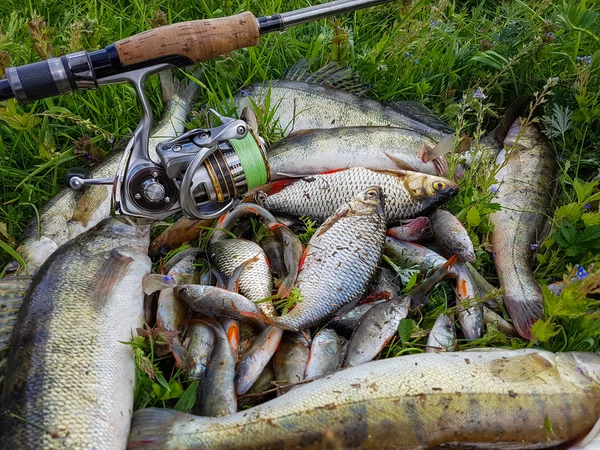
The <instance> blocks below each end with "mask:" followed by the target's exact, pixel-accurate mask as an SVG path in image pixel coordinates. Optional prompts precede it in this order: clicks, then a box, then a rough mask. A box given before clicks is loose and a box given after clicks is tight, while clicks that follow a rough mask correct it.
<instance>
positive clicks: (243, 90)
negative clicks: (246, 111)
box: [240, 89, 250, 97]
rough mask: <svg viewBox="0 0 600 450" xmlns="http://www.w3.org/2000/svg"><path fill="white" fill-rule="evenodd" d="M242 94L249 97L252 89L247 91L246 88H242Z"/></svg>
mask: <svg viewBox="0 0 600 450" xmlns="http://www.w3.org/2000/svg"><path fill="white" fill-rule="evenodd" d="M240 94H242V96H244V97H248V96H249V95H250V91H246V90H245V89H241V90H240Z"/></svg>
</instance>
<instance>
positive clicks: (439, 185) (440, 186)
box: [433, 181, 446, 191]
mask: <svg viewBox="0 0 600 450" xmlns="http://www.w3.org/2000/svg"><path fill="white" fill-rule="evenodd" d="M445 187H446V183H444V182H443V181H436V182H434V183H433V188H434V189H435V190H436V191H441V190H442V189H444V188H445Z"/></svg>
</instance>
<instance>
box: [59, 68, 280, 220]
mask: <svg viewBox="0 0 600 450" xmlns="http://www.w3.org/2000/svg"><path fill="white" fill-rule="evenodd" d="M172 67H173V66H171V65H169V64H161V65H158V66H153V67H149V68H143V69H138V70H134V71H131V72H127V73H124V74H121V75H118V76H114V77H109V78H105V79H104V80H102V82H101V84H112V83H121V82H123V81H129V82H131V83H132V84H133V85H134V87H135V89H136V91H137V94H138V97H139V99H140V103H141V106H142V117H141V120H140V123H139V125H138V126H137V128H136V130H135V132H134V134H133V137H132V139H131V141H130V142H129V144H128V145H127V148H126V149H125V151H124V153H123V157H122V158H121V162H120V163H119V168H118V171H117V174H116V176H115V177H114V178H100V179H89V178H87V177H86V176H82V175H81V174H78V173H73V174H69V175H68V176H67V180H68V184H69V185H70V187H71V188H72V189H81V188H83V187H85V186H89V185H102V184H103V185H112V186H113V189H112V198H111V200H112V202H111V213H112V214H113V215H129V216H136V217H146V218H150V219H155V220H162V219H165V218H167V217H169V216H170V215H172V214H174V213H176V212H179V211H183V213H184V214H185V215H186V216H187V217H188V218H190V219H213V218H216V217H219V216H221V215H222V214H225V213H226V212H228V211H229V210H231V209H233V208H234V207H235V206H236V205H237V204H239V203H240V202H241V201H242V200H243V196H244V194H246V193H247V192H248V191H249V190H250V189H253V188H255V187H258V186H261V185H263V184H265V183H267V182H268V181H269V178H270V173H269V163H268V160H267V153H266V149H265V146H264V144H263V141H262V139H261V138H260V137H259V136H258V135H257V134H256V132H255V131H254V130H252V129H251V128H250V127H249V126H248V124H247V123H246V122H244V121H243V120H239V119H232V118H230V117H224V116H221V115H219V114H218V113H217V112H216V111H213V110H210V111H209V112H210V113H211V114H212V115H214V116H216V117H217V118H218V119H219V120H220V121H221V125H220V126H218V127H214V128H206V129H195V130H192V131H189V132H187V133H185V134H182V135H181V136H179V137H176V138H174V139H171V140H167V141H164V142H161V143H160V144H159V145H158V146H157V148H156V153H157V154H158V157H159V159H160V163H158V162H155V161H153V160H152V159H151V158H150V156H149V152H148V142H149V138H150V127H151V125H152V111H151V109H150V102H149V101H148V97H147V95H146V92H145V91H144V83H145V81H146V79H147V78H148V76H149V75H151V74H153V73H157V72H159V71H161V70H166V69H170V68H172Z"/></svg>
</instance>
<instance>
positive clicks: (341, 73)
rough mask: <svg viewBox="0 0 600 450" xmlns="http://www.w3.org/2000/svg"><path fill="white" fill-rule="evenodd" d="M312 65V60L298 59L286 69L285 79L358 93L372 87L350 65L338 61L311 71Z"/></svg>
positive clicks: (360, 93) (362, 92)
mask: <svg viewBox="0 0 600 450" xmlns="http://www.w3.org/2000/svg"><path fill="white" fill-rule="evenodd" d="M310 65H311V61H310V60H308V59H302V60H300V61H298V62H297V63H296V64H295V65H294V66H293V67H291V68H289V69H287V70H286V71H285V74H284V75H283V79H284V80H288V81H302V82H304V83H309V84H316V85H319V86H325V87H330V88H333V89H339V90H343V91H346V92H351V93H353V94H357V95H362V94H364V93H366V92H367V91H368V90H369V89H371V86H370V85H369V84H368V83H365V82H363V81H362V80H361V77H360V75H359V74H358V73H357V72H354V71H353V70H352V69H350V68H348V67H340V66H339V65H338V64H337V63H333V62H332V63H329V64H327V65H325V66H323V67H321V68H320V69H318V70H316V71H315V72H311V70H310Z"/></svg>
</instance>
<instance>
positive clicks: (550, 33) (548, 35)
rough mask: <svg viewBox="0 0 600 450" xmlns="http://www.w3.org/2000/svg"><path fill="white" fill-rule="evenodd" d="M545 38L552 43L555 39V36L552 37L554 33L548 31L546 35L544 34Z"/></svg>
mask: <svg viewBox="0 0 600 450" xmlns="http://www.w3.org/2000/svg"><path fill="white" fill-rule="evenodd" d="M545 36H546V37H547V38H548V39H550V40H551V41H553V40H554V39H556V36H555V35H554V33H553V32H552V31H549V32H548V33H546V34H545Z"/></svg>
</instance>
